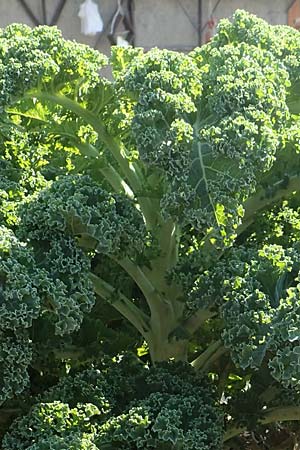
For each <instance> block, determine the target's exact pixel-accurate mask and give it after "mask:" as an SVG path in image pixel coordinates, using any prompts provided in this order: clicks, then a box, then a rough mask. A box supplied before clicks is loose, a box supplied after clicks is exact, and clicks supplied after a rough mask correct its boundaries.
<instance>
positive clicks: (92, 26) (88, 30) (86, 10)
mask: <svg viewBox="0 0 300 450" xmlns="http://www.w3.org/2000/svg"><path fill="white" fill-rule="evenodd" d="M78 17H79V18H80V20H81V33H82V34H85V35H87V36H94V35H95V34H96V33H101V31H102V30H103V20H102V17H101V15H100V13H99V9H98V5H97V4H96V3H94V2H93V0H85V1H84V2H83V3H82V4H81V5H80V9H79V13H78Z"/></svg>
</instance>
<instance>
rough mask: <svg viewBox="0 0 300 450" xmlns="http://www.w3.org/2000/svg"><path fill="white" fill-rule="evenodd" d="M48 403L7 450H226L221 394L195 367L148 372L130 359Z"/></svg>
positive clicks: (76, 380)
mask: <svg viewBox="0 0 300 450" xmlns="http://www.w3.org/2000/svg"><path fill="white" fill-rule="evenodd" d="M183 375H185V376H184V378H183ZM128 378H129V380H128ZM80 385H82V389H81V388H80ZM44 397H45V398H46V399H47V400H48V402H47V403H45V402H44V401H43V402H41V403H39V404H38V405H37V406H34V407H33V408H32V410H31V411H30V414H29V415H28V416H26V417H24V418H21V419H19V420H17V421H16V422H15V423H14V425H13V426H14V431H13V432H12V433H10V434H8V435H6V437H5V438H4V441H3V445H4V448H5V449H6V450H10V449H15V448H20V450H28V449H31V448H41V449H42V448H44V447H43V445H46V444H47V445H48V446H50V447H49V448H56V447H55V445H58V442H60V443H61V444H60V445H62V447H61V448H64V447H63V445H66V443H67V442H68V440H70V444H71V443H72V445H75V444H73V440H74V441H76V440H78V445H79V443H80V445H81V447H78V448H85V447H84V445H86V443H85V440H86V442H90V445H91V447H90V448H99V449H100V448H111V449H113V448H119V449H123V448H124V449H125V448H126V449H128V448H130V449H131V448H132V449H136V448H149V449H156V448H166V449H169V448H170V449H171V448H178V449H179V448H183V449H188V448H195V449H196V448H197V449H203V450H204V449H219V448H220V442H221V436H222V429H223V424H222V413H221V411H220V410H219V409H218V407H217V405H216V396H215V393H214V392H213V389H212V386H210V385H209V384H208V383H207V381H205V380H201V378H199V377H197V375H196V374H195V373H194V371H193V370H192V369H191V368H189V367H188V365H184V364H175V363H173V364H171V365H168V364H166V363H165V364H164V365H162V366H160V367H157V368H155V369H153V368H152V369H149V368H146V367H144V366H142V365H137V363H134V362H133V361H130V360H128V359H124V360H123V361H121V362H120V363H118V364H116V363H115V364H110V366H108V367H105V368H103V369H102V371H99V370H97V369H88V370H86V371H83V372H79V373H77V374H76V375H75V376H74V377H71V376H70V377H67V378H66V379H65V380H62V381H61V382H60V383H59V384H58V385H57V386H56V387H55V388H53V389H51V390H50V391H49V392H48V393H46V394H45V396H44ZM45 398H44V400H45ZM57 398H59V399H60V401H58V400H55V399H57ZM87 400H89V401H92V402H93V403H92V404H91V403H87ZM66 402H67V403H66ZM75 402H76V406H73V405H74V404H75ZM78 402H79V403H78ZM122 411H123V412H122ZM199 419H200V421H199ZM76 442H77V441H76ZM34 445H35V446H36V447H34ZM51 446H53V447H51ZM45 448H48V447H45ZM71 448H72V447H71ZM74 448H75V447H74Z"/></svg>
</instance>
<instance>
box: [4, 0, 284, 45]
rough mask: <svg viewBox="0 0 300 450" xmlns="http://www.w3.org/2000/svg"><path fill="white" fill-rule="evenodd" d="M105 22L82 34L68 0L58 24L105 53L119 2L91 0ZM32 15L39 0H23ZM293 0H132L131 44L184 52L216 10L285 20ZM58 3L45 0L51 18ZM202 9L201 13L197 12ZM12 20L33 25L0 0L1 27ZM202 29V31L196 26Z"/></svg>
mask: <svg viewBox="0 0 300 450" xmlns="http://www.w3.org/2000/svg"><path fill="white" fill-rule="evenodd" d="M95 1H96V3H98V5H99V9H100V12H101V15H102V17H103V20H104V24H105V25H106V30H105V33H102V34H101V35H98V36H94V37H86V36H83V35H82V34H81V33H80V21H79V18H78V17H77V14H78V10H79V5H80V3H81V0H67V2H66V4H65V7H64V9H63V10H62V13H61V16H60V18H59V20H58V22H57V26H58V27H59V28H61V30H62V32H63V34H64V36H65V37H66V38H68V39H76V40H78V41H80V42H83V43H86V44H88V45H91V46H92V47H96V48H98V49H99V50H100V51H102V52H104V53H108V52H109V48H110V43H109V41H108V39H107V37H106V34H107V32H109V24H110V21H111V19H112V17H113V15H114V12H115V10H116V7H117V0H95ZM26 3H27V4H28V6H30V8H31V9H32V11H34V14H35V15H36V17H38V18H39V20H41V21H42V17H43V13H42V6H41V4H42V2H41V1H40V0H26ZM291 3H292V0H272V1H270V0H221V1H220V0H202V2H201V1H200V0H135V8H134V22H135V45H137V46H143V47H145V48H146V49H148V48H150V47H153V46H158V47H165V48H169V49H178V50H183V51H185V50H186V51H188V50H190V49H192V48H193V47H195V46H197V45H198V44H199V42H200V36H201V39H202V41H203V40H205V38H206V33H207V30H208V27H207V26H206V27H205V25H206V23H207V21H208V19H209V18H210V16H211V13H212V11H213V10H214V9H215V6H216V5H217V8H216V9H215V11H214V13H213V16H214V17H215V18H216V20H219V19H220V18H222V17H228V16H230V15H232V13H233V12H234V11H235V10H236V9H237V8H240V9H246V10H248V11H251V12H253V13H255V14H257V15H259V16H261V17H263V18H265V19H266V20H267V21H268V22H270V23H273V24H278V23H281V24H286V23H287V12H288V7H289V6H290V5H291ZM58 4H59V0H47V1H46V7H47V18H48V21H50V19H51V17H52V16H53V13H54V11H55V9H56V7H57V5H58ZM201 10H202V14H201V17H200V14H199V13H200V12H201ZM12 22H23V23H27V24H28V25H31V26H33V25H34V24H33V22H32V20H31V19H30V18H29V17H28V15H27V14H26V12H25V11H24V9H23V8H22V7H21V6H20V3H19V2H18V0H0V27H4V26H6V25H8V24H9V23H12ZM201 29H202V33H200V32H199V30H201Z"/></svg>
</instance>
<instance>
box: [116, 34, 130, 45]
mask: <svg viewBox="0 0 300 450" xmlns="http://www.w3.org/2000/svg"><path fill="white" fill-rule="evenodd" d="M117 45H118V46H119V47H129V46H130V44H129V42H128V41H126V39H124V38H123V37H122V36H117Z"/></svg>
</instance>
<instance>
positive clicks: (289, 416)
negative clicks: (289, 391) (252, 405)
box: [223, 406, 300, 442]
mask: <svg viewBox="0 0 300 450" xmlns="http://www.w3.org/2000/svg"><path fill="white" fill-rule="evenodd" d="M262 414H263V416H264V417H263V419H260V420H259V421H258V425H267V424H269V423H273V422H289V421H294V420H300V407H299V406H283V407H280V406H279V407H276V408H270V409H266V410H265V411H262ZM244 431H247V427H239V426H232V427H230V428H229V429H228V430H227V431H226V433H225V435H224V438H223V442H226V441H229V439H232V438H233V437H235V436H238V435H239V434H241V433H243V432H244Z"/></svg>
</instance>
